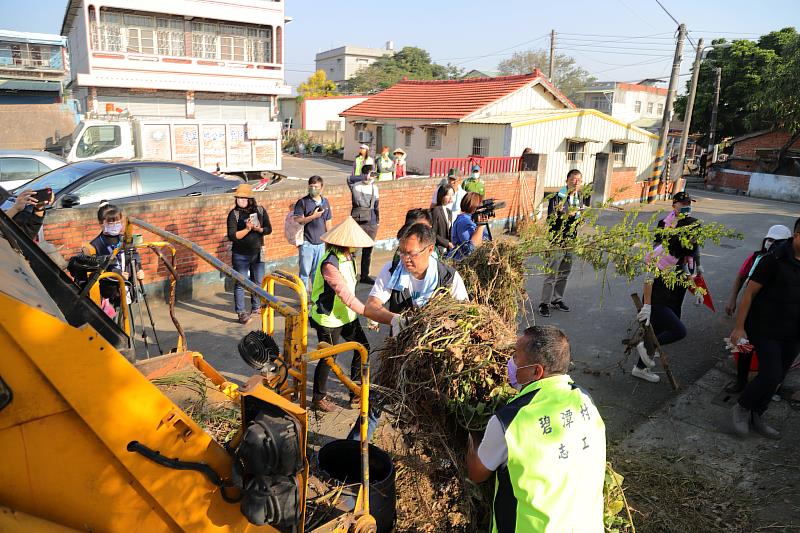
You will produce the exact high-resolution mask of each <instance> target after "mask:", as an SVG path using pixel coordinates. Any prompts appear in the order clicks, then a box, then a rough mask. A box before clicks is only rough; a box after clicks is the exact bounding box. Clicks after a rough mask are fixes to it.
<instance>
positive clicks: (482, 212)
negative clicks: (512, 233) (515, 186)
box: [472, 198, 506, 222]
mask: <svg viewBox="0 0 800 533" xmlns="http://www.w3.org/2000/svg"><path fill="white" fill-rule="evenodd" d="M505 206H506V203H505V202H498V201H496V200H495V199H494V198H487V199H486V200H484V201H483V203H481V205H480V207H478V209H476V210H475V212H474V213H472V220H474V221H475V222H477V221H478V217H482V216H486V218H494V217H495V216H497V213H496V212H495V211H497V210H498V209H503V208H504V207H505Z"/></svg>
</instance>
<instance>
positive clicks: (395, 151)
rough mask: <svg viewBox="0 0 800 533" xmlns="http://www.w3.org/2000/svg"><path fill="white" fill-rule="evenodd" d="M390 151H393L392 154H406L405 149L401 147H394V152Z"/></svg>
mask: <svg viewBox="0 0 800 533" xmlns="http://www.w3.org/2000/svg"><path fill="white" fill-rule="evenodd" d="M392 153H393V154H403V155H406V151H405V150H403V149H402V148H395V149H394V152H392Z"/></svg>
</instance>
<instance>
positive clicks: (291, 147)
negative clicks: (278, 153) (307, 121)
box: [283, 130, 311, 153]
mask: <svg viewBox="0 0 800 533" xmlns="http://www.w3.org/2000/svg"><path fill="white" fill-rule="evenodd" d="M300 144H303V145H304V146H305V147H306V150H307V151H308V150H310V149H311V133H310V132H308V131H306V130H289V131H287V132H286V133H284V135H283V151H284V152H289V153H294V152H298V151H299V146H300Z"/></svg>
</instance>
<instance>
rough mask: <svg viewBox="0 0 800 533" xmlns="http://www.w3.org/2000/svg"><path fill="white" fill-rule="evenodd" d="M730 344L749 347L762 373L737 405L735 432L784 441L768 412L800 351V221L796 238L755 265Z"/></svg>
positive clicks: (796, 224)
mask: <svg viewBox="0 0 800 533" xmlns="http://www.w3.org/2000/svg"><path fill="white" fill-rule="evenodd" d="M730 341H731V344H733V345H734V346H739V345H740V344H745V345H747V344H750V345H752V346H753V347H754V348H755V349H756V352H757V353H758V374H757V375H756V377H755V378H754V379H753V381H751V382H750V383H748V384H747V386H746V387H745V389H744V391H743V392H742V394H741V396H739V400H738V402H737V403H736V404H735V405H734V406H733V410H732V413H731V414H732V417H733V428H734V430H735V431H736V433H738V434H739V435H746V434H748V433H749V431H750V428H752V429H754V430H755V431H756V432H757V433H759V434H760V435H762V436H764V437H767V438H771V439H779V438H781V433H780V432H779V431H778V430H777V429H775V428H773V427H770V426H769V425H767V423H766V422H765V421H764V418H763V417H764V413H765V412H766V410H767V408H768V407H769V404H770V402H771V401H772V395H773V394H775V390H776V389H777V388H778V386H779V385H780V384H781V383H782V382H783V380H784V378H785V377H786V373H787V372H788V371H789V369H790V368H791V366H792V363H793V362H794V360H795V358H796V357H797V352H798V350H800V218H798V219H797V220H796V221H795V223H794V228H793V229H792V238H791V239H788V240H785V241H782V242H780V243H778V244H776V245H775V246H773V247H772V249H771V250H770V251H769V252H768V253H767V254H765V255H764V256H763V257H762V258H761V260H760V261H759V262H758V265H756V268H755V270H754V271H753V274H752V275H751V276H750V281H748V282H747V287H745V289H744V295H743V296H742V301H741V302H740V303H739V309H738V310H737V311H736V325H735V326H734V328H733V331H731V335H730Z"/></svg>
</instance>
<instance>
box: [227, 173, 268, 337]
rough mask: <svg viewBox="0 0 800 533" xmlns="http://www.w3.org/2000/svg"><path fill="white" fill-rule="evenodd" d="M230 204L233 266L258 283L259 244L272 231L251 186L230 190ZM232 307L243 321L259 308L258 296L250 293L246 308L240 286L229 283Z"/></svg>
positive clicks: (261, 274) (261, 273) (260, 271)
mask: <svg viewBox="0 0 800 533" xmlns="http://www.w3.org/2000/svg"><path fill="white" fill-rule="evenodd" d="M233 197H234V206H233V209H231V210H230V212H229V213H228V224H227V225H228V239H229V240H230V241H231V242H232V243H233V244H232V246H231V264H232V266H233V269H234V270H235V271H236V272H238V273H239V274H241V275H242V276H245V277H249V278H250V281H252V282H253V283H255V284H256V285H259V286H261V279H262V278H263V277H264V263H262V262H261V247H262V246H263V245H264V235H269V234H270V233H272V225H271V224H270V222H269V215H268V214H267V210H266V209H264V208H263V207H262V206H260V205H258V203H256V197H255V195H254V194H253V187H252V186H251V185H250V184H249V183H242V184H241V185H239V186H238V187H237V188H236V191H235V192H234V193H233ZM233 310H234V311H235V312H236V315H237V317H238V320H239V323H240V324H247V323H248V322H249V321H250V318H251V317H252V316H253V315H254V314H258V313H260V312H261V300H260V299H259V298H258V296H256V295H255V294H252V295H250V312H247V310H246V309H245V305H244V289H243V288H242V286H241V285H240V284H239V283H236V285H234V287H233Z"/></svg>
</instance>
